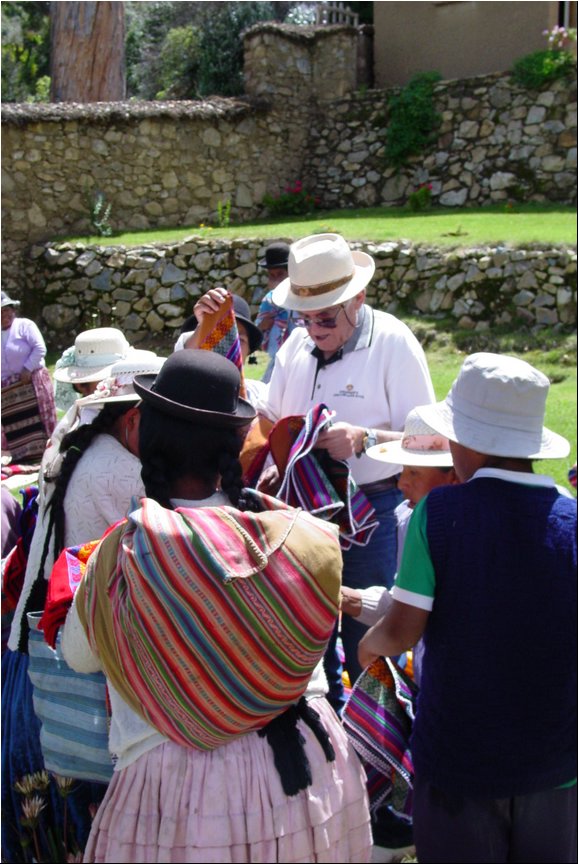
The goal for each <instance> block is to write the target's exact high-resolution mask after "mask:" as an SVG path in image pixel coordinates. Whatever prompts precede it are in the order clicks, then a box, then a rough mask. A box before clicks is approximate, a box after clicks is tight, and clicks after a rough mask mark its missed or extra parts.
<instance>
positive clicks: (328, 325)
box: [297, 304, 345, 330]
mask: <svg viewBox="0 0 578 864" xmlns="http://www.w3.org/2000/svg"><path fill="white" fill-rule="evenodd" d="M343 309H345V306H344V305H343V304H341V306H339V308H338V310H337V312H336V313H335V315H323V317H322V318H304V317H303V316H301V317H300V318H299V319H298V320H297V324H298V325H299V326H301V327H306V328H307V329H308V330H309V328H310V327H313V326H314V325H315V326H316V327H321V328H323V329H324V330H335V328H336V327H337V319H338V317H339V313H340V312H341V311H342V310H343Z"/></svg>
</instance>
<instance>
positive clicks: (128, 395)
mask: <svg viewBox="0 0 578 864" xmlns="http://www.w3.org/2000/svg"><path fill="white" fill-rule="evenodd" d="M164 362H165V358H164V357H158V356H157V355H156V354H155V353H154V351H144V350H140V349H138V348H133V349H132V350H131V351H130V353H129V354H128V355H127V356H126V357H125V358H123V359H122V360H119V361H118V362H117V363H115V364H114V365H113V366H112V368H111V370H110V373H109V375H107V377H106V378H103V380H102V381H100V382H99V384H98V385H97V388H96V390H95V391H94V393H91V394H90V396H85V397H84V398H83V399H77V400H76V404H77V405H78V406H79V407H80V408H102V407H103V406H104V405H109V404H111V403H112V404H114V403H115V402H140V398H141V397H140V396H139V395H138V394H137V393H135V390H134V387H133V381H134V376H135V375H157V374H158V372H160V370H161V368H162V365H163V363H164Z"/></svg>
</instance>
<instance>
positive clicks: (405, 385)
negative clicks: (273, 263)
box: [257, 234, 435, 708]
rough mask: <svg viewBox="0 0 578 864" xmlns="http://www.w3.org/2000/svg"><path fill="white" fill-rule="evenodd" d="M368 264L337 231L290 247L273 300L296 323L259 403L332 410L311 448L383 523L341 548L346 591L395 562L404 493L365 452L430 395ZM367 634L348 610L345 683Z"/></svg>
mask: <svg viewBox="0 0 578 864" xmlns="http://www.w3.org/2000/svg"><path fill="white" fill-rule="evenodd" d="M374 271H375V263H374V261H373V258H371V256H370V255H367V254H366V253H365V252H360V251H354V252H352V251H351V250H350V249H349V246H348V245H347V243H346V241H345V240H344V239H343V237H341V236H339V235H338V234H317V235H314V236H312V237H305V238H304V239H302V240H299V241H297V242H296V243H294V244H293V245H292V246H291V249H290V253H289V262H288V278H287V279H285V280H284V281H283V282H281V283H280V284H279V285H278V286H277V287H276V288H275V290H274V292H273V302H274V303H275V304H276V305H277V306H280V307H282V308H285V309H291V310H293V311H294V312H296V313H297V314H298V315H299V316H300V317H301V325H302V326H300V327H298V328H297V329H296V330H294V331H293V333H292V334H291V335H290V337H289V338H288V340H287V341H286V342H285V344H284V345H283V346H282V347H281V349H280V350H279V352H278V353H277V355H276V358H275V366H274V369H273V374H272V377H271V382H270V385H269V391H268V395H267V397H266V399H264V400H262V401H260V402H259V404H258V406H257V409H258V411H259V412H260V413H261V414H263V415H264V416H265V417H267V418H268V419H269V420H272V421H277V420H279V419H280V418H281V417H286V416H290V415H295V414H305V413H306V412H307V411H308V410H309V409H310V408H311V407H313V405H315V404H317V403H319V402H323V403H325V404H326V405H327V406H328V408H330V409H331V410H332V411H334V412H335V421H334V423H333V425H332V426H331V428H330V429H328V430H327V431H326V432H324V433H323V434H322V435H321V436H320V438H319V441H318V445H319V446H320V447H324V448H326V449H327V450H328V451H329V453H330V454H331V456H333V457H335V458H337V459H347V460H350V461H349V464H350V467H351V471H352V475H353V477H354V479H355V481H356V482H357V484H358V485H359V486H361V488H362V489H363V491H364V492H365V494H366V495H367V497H368V498H369V500H370V502H371V504H372V505H373V507H374V508H375V510H376V514H377V518H378V520H379V523H380V524H379V528H378V529H377V530H376V532H375V533H374V535H373V537H372V539H371V541H370V542H369V544H368V545H367V546H365V547H359V546H353V547H352V548H351V549H350V550H348V551H346V552H344V555H343V559H344V571H343V582H344V584H345V585H348V586H350V587H352V588H366V587H368V586H370V585H375V584H382V585H385V586H387V587H390V586H391V584H392V582H393V577H394V573H395V566H396V521H395V516H394V509H395V507H396V506H397V505H398V504H399V503H400V501H401V497H402V496H401V494H400V493H399V492H398V490H397V484H396V477H397V474H398V473H399V471H400V470H401V469H400V468H399V466H395V465H388V464H386V463H379V464H377V463H375V461H372V460H370V459H369V458H367V457H366V456H365V451H366V450H367V448H368V447H370V446H371V445H373V444H376V443H380V442H381V441H384V440H388V439H390V438H391V437H392V436H391V430H395V431H398V432H400V433H401V431H402V430H403V427H404V422H405V418H406V416H407V414H408V412H409V411H411V409H412V408H415V406H416V405H423V404H427V403H430V402H433V401H434V398H435V397H434V390H433V386H432V382H431V378H430V374H429V370H428V366H427V361H426V358H425V355H424V352H423V349H422V348H421V346H420V344H419V342H418V341H417V339H416V338H415V336H414V335H413V334H412V332H411V331H410V330H409V328H408V327H407V326H406V325H405V324H403V323H402V322H401V321H399V320H398V319H397V318H395V317H394V316H393V315H390V314H388V313H386V312H380V311H377V310H375V309H371V307H369V306H368V305H367V304H366V303H365V288H366V286H367V285H368V283H369V282H370V280H371V278H372V276H373V273H374ZM388 433H389V434H388ZM364 631H365V628H364V626H363V625H362V624H359V623H358V622H357V621H355V620H354V619H351V618H349V616H347V620H344V621H343V623H342V639H343V646H344V651H345V665H346V668H347V670H348V672H349V675H350V678H351V681H352V683H353V682H354V681H355V679H356V678H357V677H358V675H359V674H360V672H361V669H360V666H359V664H358V661H357V643H358V642H359V639H360V638H361V636H362V635H363V633H364ZM326 667H330V658H329V655H328V657H327V663H326ZM327 671H328V674H329V678H330V683H331V684H332V685H333V687H332V689H333V693H332V697H333V698H332V700H331V701H332V702H333V704H334V706H335V707H337V708H339V704H338V701H339V697H338V696H337V694H336V692H335V685H336V682H337V680H338V678H337V675H336V674H335V672H336V670H335V669H331V668H327ZM331 679H333V680H332V681H331Z"/></svg>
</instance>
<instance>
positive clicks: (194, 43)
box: [156, 24, 201, 99]
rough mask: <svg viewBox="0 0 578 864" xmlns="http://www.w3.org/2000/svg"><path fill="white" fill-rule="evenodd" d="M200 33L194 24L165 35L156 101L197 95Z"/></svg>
mask: <svg viewBox="0 0 578 864" xmlns="http://www.w3.org/2000/svg"><path fill="white" fill-rule="evenodd" d="M200 43H201V34H200V32H199V30H198V29H197V28H196V27H194V26H193V25H192V24H189V25H188V26H185V27H174V28H173V29H172V30H169V32H168V33H167V35H166V36H165V38H164V40H163V43H162V46H161V51H160V55H159V82H158V83H159V84H160V86H161V87H162V90H160V91H159V92H158V93H157V94H156V98H157V99H190V98H192V97H193V96H195V95H196V91H197V74H198V70H199V63H200Z"/></svg>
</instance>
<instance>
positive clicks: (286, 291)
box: [273, 234, 375, 312]
mask: <svg viewBox="0 0 578 864" xmlns="http://www.w3.org/2000/svg"><path fill="white" fill-rule="evenodd" d="M287 272H288V277H287V279H284V280H283V281H282V282H280V283H279V285H277V287H276V288H275V289H274V290H273V303H274V304H275V305H276V306H280V307H281V308H283V309H292V310H295V311H297V312H314V311H315V310H317V309H328V308H329V307H331V306H338V305H339V304H340V303H345V302H346V301H347V300H351V299H352V297H355V296H356V295H357V294H359V292H360V291H363V289H364V288H365V287H366V286H367V285H368V283H369V282H370V281H371V278H372V276H373V274H374V272H375V261H374V260H373V258H372V257H371V255H368V254H367V253H366V252H359V251H354V252H352V251H351V249H350V248H349V246H348V245H347V242H346V241H345V240H344V239H343V237H341V235H340V234H313V235H312V236H311V237H304V238H303V239H302V240H297V242H296V243H293V244H292V245H291V247H290V249H289V261H288V264H287Z"/></svg>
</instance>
